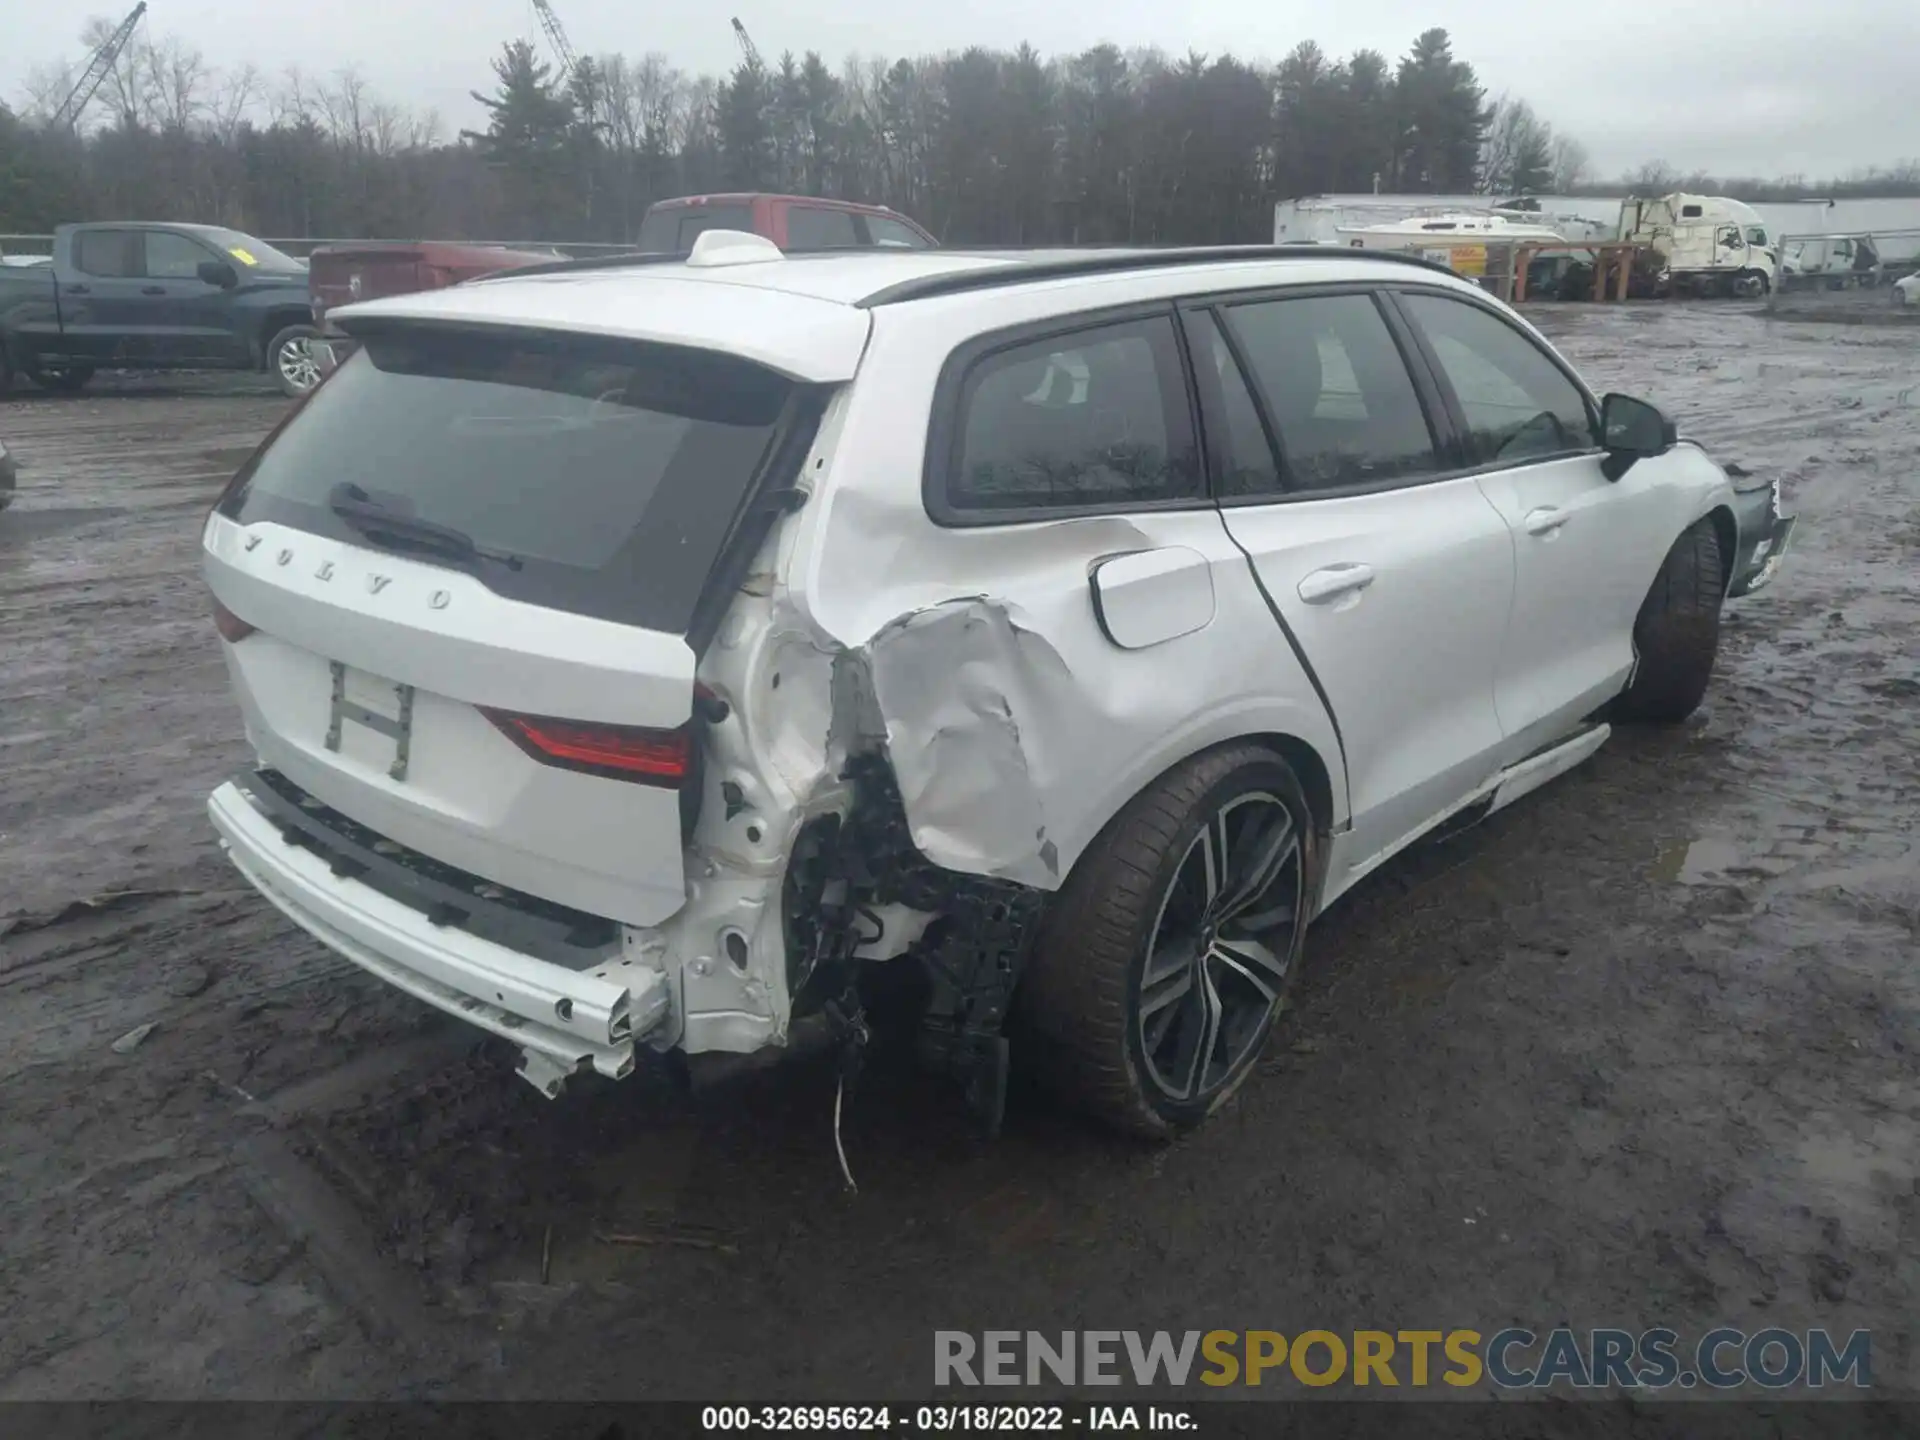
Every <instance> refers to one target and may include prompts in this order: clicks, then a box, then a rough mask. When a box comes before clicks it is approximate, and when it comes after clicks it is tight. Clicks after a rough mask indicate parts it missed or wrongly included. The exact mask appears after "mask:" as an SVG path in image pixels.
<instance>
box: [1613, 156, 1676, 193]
mask: <svg viewBox="0 0 1920 1440" xmlns="http://www.w3.org/2000/svg"><path fill="white" fill-rule="evenodd" d="M1622 178H1623V179H1624V180H1625V182H1626V186H1627V188H1628V189H1629V190H1631V191H1633V193H1634V194H1636V195H1667V194H1671V193H1672V192H1673V191H1675V190H1677V189H1678V188H1679V187H1680V172H1679V171H1678V170H1675V169H1674V168H1673V166H1671V165H1669V164H1668V163H1667V162H1666V161H1664V160H1649V161H1647V163H1646V164H1644V165H1641V166H1639V167H1638V168H1636V169H1633V170H1629V171H1628V172H1627V173H1626V175H1625V176H1623V177H1622Z"/></svg>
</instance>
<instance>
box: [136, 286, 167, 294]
mask: <svg viewBox="0 0 1920 1440" xmlns="http://www.w3.org/2000/svg"><path fill="white" fill-rule="evenodd" d="M140 293H141V294H142V295H164V294H166V293H167V287H166V286H164V285H142V286H141V287H140Z"/></svg>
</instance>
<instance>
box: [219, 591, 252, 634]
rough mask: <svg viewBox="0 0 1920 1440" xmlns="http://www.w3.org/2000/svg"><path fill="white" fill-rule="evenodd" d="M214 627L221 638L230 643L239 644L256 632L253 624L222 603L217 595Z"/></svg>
mask: <svg viewBox="0 0 1920 1440" xmlns="http://www.w3.org/2000/svg"><path fill="white" fill-rule="evenodd" d="M213 628H214V629H216V630H218V631H219V632H220V638H221V639H222V640H225V641H226V642H227V643H228V644H229V645H238V644H239V643H240V642H241V641H242V640H244V639H246V638H247V637H248V636H249V635H251V634H253V632H254V627H253V626H251V625H249V624H248V623H247V622H246V621H244V620H242V619H241V618H240V617H239V616H238V615H236V614H234V613H233V611H231V610H229V609H228V608H227V607H226V606H224V605H222V604H221V603H220V600H219V597H217V596H216V597H215V598H214V602H213Z"/></svg>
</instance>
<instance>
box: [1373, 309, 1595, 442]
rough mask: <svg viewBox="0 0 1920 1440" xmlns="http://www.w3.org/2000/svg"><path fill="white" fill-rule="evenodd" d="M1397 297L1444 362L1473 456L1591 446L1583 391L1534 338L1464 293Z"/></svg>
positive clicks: (1590, 420) (1591, 431)
mask: <svg viewBox="0 0 1920 1440" xmlns="http://www.w3.org/2000/svg"><path fill="white" fill-rule="evenodd" d="M1400 304H1401V307H1402V308H1403V309H1405V310H1406V312H1407V314H1408V316H1409V317H1410V318H1411V319H1412V320H1413V323H1414V324H1415V325H1417V326H1419V327H1420V331H1421V333H1422V334H1424V335H1425V336H1426V339H1427V344H1428V345H1429V346H1431V347H1432V349H1433V353H1434V358H1435V359H1437V360H1438V361H1439V362H1440V371H1441V374H1442V376H1443V377H1444V378H1445V380H1446V382H1447V384H1448V385H1449V386H1450V387H1452V390H1453V394H1454V398H1455V399H1456V400H1457V401H1458V402H1459V405H1460V412H1461V414H1462V416H1463V417H1464V418H1465V419H1466V422H1467V430H1468V432H1469V435H1470V439H1471V443H1472V445H1473V449H1474V453H1475V456H1476V458H1478V459H1480V460H1482V461H1486V462H1489V463H1501V464H1506V463H1512V462H1516V461H1521V460H1540V459H1545V458H1547V457H1548V456H1552V455H1567V454H1579V453H1580V452H1582V451H1585V450H1590V449H1592V448H1593V446H1594V428H1593V416H1592V414H1591V413H1590V412H1589V410H1588V409H1587V399H1586V396H1584V395H1583V394H1581V393H1580V388H1579V387H1578V386H1577V385H1575V384H1574V383H1573V381H1571V380H1570V379H1568V378H1567V374H1566V372H1565V371H1564V370H1562V369H1561V368H1560V367H1559V366H1558V365H1556V364H1555V363H1554V362H1553V359H1552V357H1551V356H1549V355H1548V354H1547V353H1546V352H1545V351H1544V350H1542V349H1541V348H1540V347H1539V346H1538V345H1536V344H1535V343H1534V342H1533V341H1532V340H1530V339H1528V338H1527V337H1526V336H1525V335H1523V334H1521V333H1520V332H1519V331H1518V330H1516V329H1514V328H1513V326H1511V325H1509V324H1507V323H1506V321H1504V320H1502V319H1500V317H1499V316H1497V315H1493V314H1490V313H1489V312H1488V311H1486V310H1483V309H1481V308H1480V307H1479V306H1478V305H1472V304H1469V303H1467V302H1466V301H1464V300H1454V299H1451V298H1449V297H1447V296H1445V295H1415V294H1410V293H1409V294H1402V295H1401V297H1400Z"/></svg>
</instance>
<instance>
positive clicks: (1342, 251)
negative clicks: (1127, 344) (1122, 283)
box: [854, 245, 1454, 310]
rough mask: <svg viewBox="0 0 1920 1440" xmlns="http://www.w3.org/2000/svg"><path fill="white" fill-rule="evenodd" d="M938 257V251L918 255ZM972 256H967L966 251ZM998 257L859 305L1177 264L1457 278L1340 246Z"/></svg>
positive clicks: (903, 285) (1420, 262) (1395, 255)
mask: <svg viewBox="0 0 1920 1440" xmlns="http://www.w3.org/2000/svg"><path fill="white" fill-rule="evenodd" d="M913 253H916V254H922V255H925V254H938V253H940V252H938V251H925V250H922V251H916V252H913ZM960 253H963V254H964V253H967V252H964V251H962V252H960ZM975 253H984V254H998V255H1001V256H1004V257H1005V258H1007V259H1009V260H1012V261H1014V262H1015V263H1012V264H1008V265H983V266H981V267H979V268H978V269H968V270H948V271H944V272H942V273H940V274H938V275H922V276H919V277H918V278H916V279H912V280H902V281H900V282H899V283H898V284H895V285H885V286H882V287H881V288H880V289H878V290H876V291H874V292H873V293H872V294H871V295H868V296H866V297H865V298H864V299H861V300H857V301H855V302H854V303H855V304H856V305H858V306H859V307H860V308H861V309H863V310H871V309H873V308H874V307H876V306H879V305H897V304H899V303H901V302H902V301H906V300H928V299H932V298H933V297H934V296H937V295H961V294H965V293H966V292H967V291H969V290H993V289H998V288H999V287H1001V286H1003V285H1024V284H1027V283H1028V282H1030V281H1034V280H1058V279H1067V278H1071V277H1073V276H1078V275H1109V274H1115V273H1120V272H1124V271H1128V270H1159V269H1164V268H1166V267H1169V266H1176V265H1210V264H1215V263H1218V262H1221V261H1231V260H1355V259H1364V260H1370V261H1379V262H1381V263H1383V264H1388V265H1411V266H1414V267H1416V268H1418V269H1422V270H1433V271H1437V272H1439V273H1440V274H1442V275H1452V274H1453V273H1454V272H1453V270H1452V268H1451V267H1449V266H1446V265H1443V264H1441V263H1440V262H1439V261H1437V260H1428V259H1426V258H1425V257H1424V256H1420V255H1409V254H1404V253H1402V252H1399V251H1395V250H1361V249H1358V248H1355V247H1352V246H1337V245H1209V246H1182V247H1178V248H1169V249H1165V250H1116V251H1113V252H1112V253H1109V254H1101V253H1093V254H1087V253H1084V252H1083V253H1080V254H1076V255H1072V256H1069V257H1066V258H1063V259H1058V260H1049V259H1047V258H1045V257H1046V254H1047V252H1046V251H1044V250H1035V251H1031V252H1029V253H1030V254H1032V255H1034V256H1036V257H1038V258H1035V259H1033V260H1027V259H1025V258H1024V257H1017V256H1015V255H1011V254H1008V252H1006V251H1004V250H1002V251H984V252H975Z"/></svg>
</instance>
